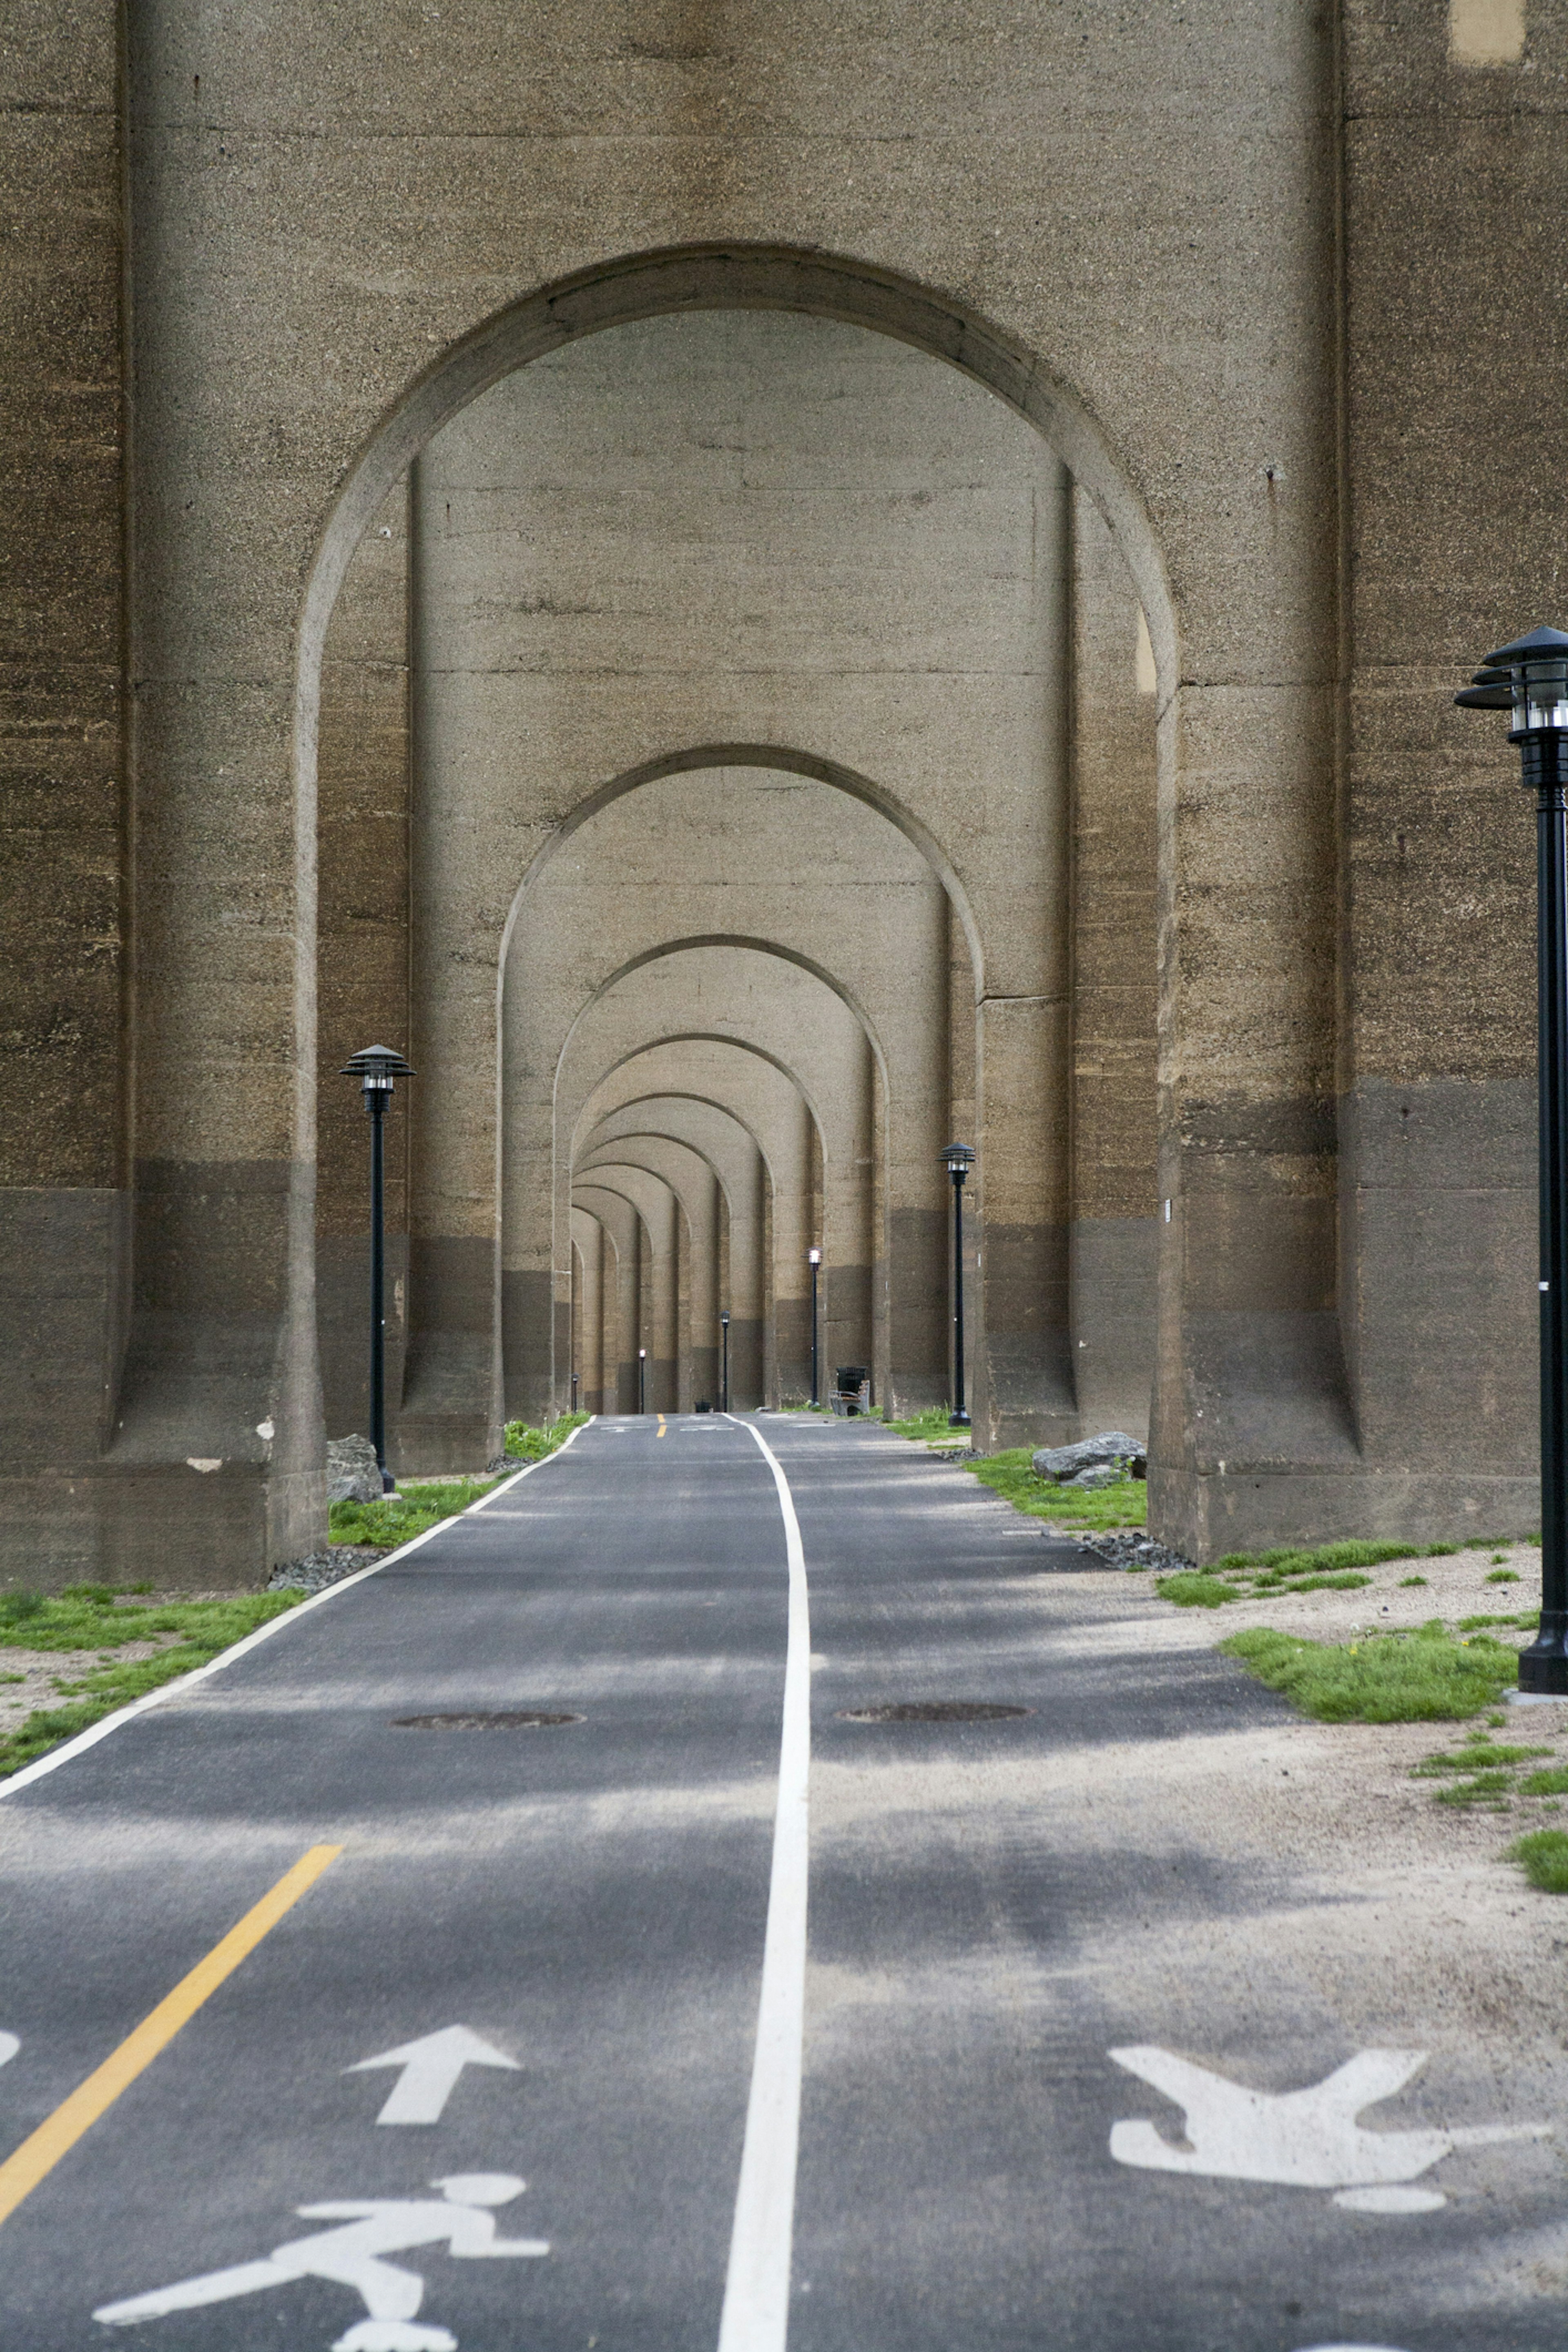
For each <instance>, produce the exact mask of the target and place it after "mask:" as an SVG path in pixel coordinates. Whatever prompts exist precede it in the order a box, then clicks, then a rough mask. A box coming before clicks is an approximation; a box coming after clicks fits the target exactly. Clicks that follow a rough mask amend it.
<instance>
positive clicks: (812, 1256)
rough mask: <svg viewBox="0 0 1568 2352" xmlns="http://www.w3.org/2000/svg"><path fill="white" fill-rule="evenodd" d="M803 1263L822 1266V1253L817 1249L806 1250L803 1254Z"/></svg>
mask: <svg viewBox="0 0 1568 2352" xmlns="http://www.w3.org/2000/svg"><path fill="white" fill-rule="evenodd" d="M805 1262H806V1264H807V1265H821V1264H822V1252H821V1251H820V1250H819V1249H808V1250H807V1251H806V1254H805Z"/></svg>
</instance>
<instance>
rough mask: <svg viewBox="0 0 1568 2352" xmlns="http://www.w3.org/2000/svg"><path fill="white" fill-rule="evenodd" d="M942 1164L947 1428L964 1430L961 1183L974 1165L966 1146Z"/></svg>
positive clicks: (952, 1148)
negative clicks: (948, 1235)
mask: <svg viewBox="0 0 1568 2352" xmlns="http://www.w3.org/2000/svg"><path fill="white" fill-rule="evenodd" d="M942 1165H943V1166H944V1167H945V1168H946V1170H947V1172H948V1174H949V1175H950V1176H951V1177H952V1412H950V1413H949V1414H948V1416H947V1425H948V1427H949V1429H967V1428H968V1427H969V1415H968V1413H967V1412H965V1411H964V1409H963V1180H964V1178H965V1177H966V1176H967V1175H968V1173H969V1171H970V1170H971V1169H972V1168H973V1165H974V1154H973V1151H971V1150H970V1149H969V1146H968V1144H967V1143H950V1144H949V1145H948V1147H947V1150H945V1151H944V1152H943V1153H942Z"/></svg>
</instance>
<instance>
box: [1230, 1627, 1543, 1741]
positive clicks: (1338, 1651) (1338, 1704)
mask: <svg viewBox="0 0 1568 2352" xmlns="http://www.w3.org/2000/svg"><path fill="white" fill-rule="evenodd" d="M1219 1646H1220V1648H1221V1649H1222V1650H1224V1651H1226V1653H1227V1654H1228V1655H1229V1656H1231V1657H1233V1658H1239V1659H1240V1661H1241V1663H1242V1664H1243V1665H1245V1666H1246V1667H1247V1671H1248V1673H1249V1674H1254V1675H1257V1676H1258V1680H1259V1682H1263V1683H1267V1684H1268V1687H1269V1689H1270V1690H1277V1691H1280V1692H1282V1693H1283V1694H1284V1696H1286V1697H1287V1698H1289V1699H1290V1700H1291V1701H1292V1702H1293V1703H1294V1705H1296V1706H1299V1707H1300V1709H1301V1711H1302V1713H1303V1714H1304V1715H1310V1716H1314V1717H1316V1718H1317V1720H1318V1721H1319V1722H1320V1723H1425V1722H1433V1721H1440V1720H1445V1719H1446V1720H1448V1721H1458V1720H1460V1719H1462V1718H1463V1717H1467V1716H1472V1715H1479V1714H1480V1713H1481V1712H1482V1710H1483V1709H1484V1708H1487V1707H1491V1706H1496V1705H1497V1702H1498V1699H1499V1698H1500V1696H1501V1694H1502V1692H1503V1691H1504V1690H1506V1689H1507V1688H1508V1687H1509V1686H1510V1685H1511V1684H1513V1683H1514V1682H1515V1681H1516V1680H1517V1678H1518V1675H1519V1658H1518V1653H1517V1652H1516V1651H1514V1650H1513V1649H1511V1648H1510V1647H1509V1646H1508V1645H1507V1644H1506V1643H1501V1642H1499V1641H1496V1640H1494V1639H1493V1638H1492V1636H1491V1635H1489V1634H1487V1633H1478V1634H1476V1635H1475V1636H1474V1637H1473V1638H1472V1639H1471V1640H1469V1641H1468V1642H1467V1641H1456V1640H1455V1639H1454V1638H1453V1637H1452V1635H1450V1634H1448V1633H1445V1632H1444V1630H1443V1625H1442V1621H1441V1620H1440V1619H1437V1618H1434V1619H1433V1621H1432V1622H1431V1623H1430V1624H1427V1625H1424V1626H1422V1628H1421V1630H1420V1632H1419V1633H1414V1634H1403V1633H1375V1634H1373V1635H1372V1636H1370V1638H1369V1639H1367V1640H1365V1641H1362V1642H1352V1643H1348V1644H1344V1645H1340V1644H1337V1643H1327V1642H1305V1641H1302V1640H1301V1639H1300V1636H1299V1635H1296V1634H1292V1633H1275V1632H1273V1631H1272V1630H1271V1629H1270V1628H1268V1627H1267V1626H1262V1625H1259V1626H1254V1627H1252V1628H1250V1629H1249V1630H1248V1631H1247V1632H1246V1633H1232V1634H1231V1635H1230V1636H1229V1638H1228V1639H1227V1640H1226V1641H1224V1642H1222V1643H1220V1645H1219Z"/></svg>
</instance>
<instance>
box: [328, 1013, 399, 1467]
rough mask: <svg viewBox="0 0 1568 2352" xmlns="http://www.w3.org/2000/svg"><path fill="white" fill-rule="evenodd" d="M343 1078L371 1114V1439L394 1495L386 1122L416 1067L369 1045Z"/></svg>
mask: <svg viewBox="0 0 1568 2352" xmlns="http://www.w3.org/2000/svg"><path fill="white" fill-rule="evenodd" d="M339 1076H341V1077H345V1078H358V1080H359V1082H360V1087H361V1091H362V1092H363V1096H364V1107H365V1108H366V1110H367V1111H369V1113H370V1442H371V1444H373V1445H374V1448H375V1459H376V1464H377V1466H378V1467H379V1469H380V1471H381V1491H382V1493H383V1494H384V1495H390V1494H391V1493H393V1491H394V1489H395V1483H396V1482H395V1479H394V1478H393V1475H392V1473H391V1471H390V1470H389V1469H388V1468H387V1466H386V1312H385V1302H384V1295H383V1294H384V1289H385V1276H386V1242H385V1230H384V1212H383V1196H384V1184H385V1154H384V1135H383V1129H382V1122H383V1120H384V1118H385V1117H386V1106H387V1104H388V1103H389V1102H390V1101H391V1100H392V1082H393V1080H394V1079H395V1078H411V1077H412V1076H414V1071H413V1069H412V1067H411V1066H410V1065H409V1064H408V1063H407V1062H405V1060H404V1058H403V1056H402V1055H401V1054H395V1053H394V1052H393V1050H392V1048H391V1046H390V1045H367V1046H365V1048H364V1050H363V1053H358V1054H356V1055H354V1057H353V1060H352V1061H349V1062H345V1063H344V1064H343V1066H342V1070H341V1071H340V1072H339Z"/></svg>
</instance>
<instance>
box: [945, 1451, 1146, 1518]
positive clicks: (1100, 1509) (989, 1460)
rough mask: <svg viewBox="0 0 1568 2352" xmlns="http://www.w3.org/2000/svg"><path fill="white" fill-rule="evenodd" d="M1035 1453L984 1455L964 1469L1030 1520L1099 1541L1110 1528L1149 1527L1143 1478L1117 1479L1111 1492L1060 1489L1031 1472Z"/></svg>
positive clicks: (1106, 1488)
mask: <svg viewBox="0 0 1568 2352" xmlns="http://www.w3.org/2000/svg"><path fill="white" fill-rule="evenodd" d="M1031 1451H1032V1449H1031V1448H1030V1447H1029V1446H1027V1445H1015V1446H1010V1447H1009V1448H1008V1449H1007V1450H1006V1452H1005V1453H1003V1454H983V1455H982V1456H981V1457H980V1458H979V1459H978V1460H977V1461H973V1462H966V1463H965V1464H964V1465H963V1466H964V1468H965V1469H966V1470H968V1471H969V1472H970V1473H971V1474H972V1475H973V1476H974V1477H976V1478H978V1479H979V1481H980V1483H981V1485H982V1486H989V1487H990V1489H991V1491H992V1493H993V1494H994V1495H1000V1496H1002V1499H1003V1501H1004V1502H1007V1503H1011V1504H1012V1506H1013V1508H1014V1509H1015V1510H1016V1511H1022V1512H1023V1513H1024V1514H1025V1516H1026V1517H1028V1518H1032V1519H1049V1520H1050V1521H1051V1523H1052V1525H1053V1526H1054V1527H1058V1528H1081V1529H1082V1530H1083V1531H1084V1532H1085V1533H1086V1534H1090V1535H1098V1534H1100V1533H1101V1532H1102V1531H1103V1530H1106V1529H1109V1528H1141V1527H1143V1526H1144V1525H1146V1523H1147V1518H1148V1500H1149V1489H1148V1487H1147V1486H1145V1485H1144V1483H1143V1481H1142V1478H1118V1479H1117V1480H1116V1481H1115V1483H1114V1484H1113V1485H1111V1486H1058V1485H1057V1484H1056V1482H1055V1480H1054V1479H1050V1478H1042V1477H1040V1476H1039V1475H1038V1474H1037V1472H1036V1471H1035V1470H1034V1469H1033V1468H1032V1467H1031V1465H1030V1454H1031Z"/></svg>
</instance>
